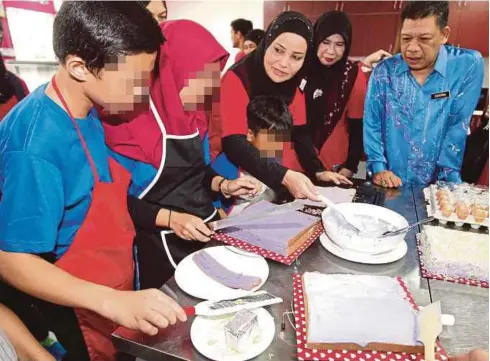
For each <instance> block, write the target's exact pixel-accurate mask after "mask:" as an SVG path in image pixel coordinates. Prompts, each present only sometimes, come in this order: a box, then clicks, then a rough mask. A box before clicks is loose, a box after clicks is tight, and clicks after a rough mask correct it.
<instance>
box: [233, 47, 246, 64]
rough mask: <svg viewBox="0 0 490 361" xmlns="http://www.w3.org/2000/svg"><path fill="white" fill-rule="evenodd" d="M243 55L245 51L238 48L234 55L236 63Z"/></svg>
mask: <svg viewBox="0 0 490 361" xmlns="http://www.w3.org/2000/svg"><path fill="white" fill-rule="evenodd" d="M244 56H245V53H244V52H243V50H240V51H239V52H238V53H237V54H236V55H235V63H238V62H239V61H240V59H242V58H243V57H244Z"/></svg>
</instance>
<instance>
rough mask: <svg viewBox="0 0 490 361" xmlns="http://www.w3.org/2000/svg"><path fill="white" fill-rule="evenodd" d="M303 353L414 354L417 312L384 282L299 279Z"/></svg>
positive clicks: (348, 277)
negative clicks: (304, 330) (304, 335)
mask: <svg viewBox="0 0 490 361" xmlns="http://www.w3.org/2000/svg"><path fill="white" fill-rule="evenodd" d="M303 289H304V295H305V301H306V306H307V307H306V319H307V347H309V348H314V349H349V350H377V351H393V352H419V351H421V350H422V349H421V345H420V343H418V342H417V336H418V323H417V312H416V311H415V310H414V309H413V307H412V305H411V304H410V303H409V301H408V300H407V299H406V293H405V291H404V290H403V288H402V287H401V285H400V283H399V282H398V281H397V280H396V279H394V278H390V277H385V276H370V275H347V274H331V275H325V274H321V273H305V274H304V275H303Z"/></svg>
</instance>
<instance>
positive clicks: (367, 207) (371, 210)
mask: <svg viewBox="0 0 490 361" xmlns="http://www.w3.org/2000/svg"><path fill="white" fill-rule="evenodd" d="M337 208H338V209H339V210H340V211H342V213H343V214H344V215H345V216H346V217H356V216H364V217H366V216H368V217H371V218H377V219H381V220H384V221H385V222H388V223H389V224H391V225H392V226H393V227H394V229H401V228H404V227H407V226H408V221H407V220H406V219H405V217H403V216H402V215H400V214H398V213H396V212H394V211H392V210H390V209H388V208H384V207H379V206H375V205H372V204H364V203H341V204H337ZM331 213H332V210H331V209H330V208H327V209H325V210H324V211H323V213H322V221H323V226H324V228H325V233H326V234H327V235H328V237H329V238H330V239H331V240H333V241H334V242H335V243H336V244H337V245H339V246H340V247H342V248H343V249H349V250H351V251H353V252H356V253H366V254H368V255H372V254H376V253H378V254H380V253H385V252H389V251H393V250H395V248H396V247H397V246H398V244H399V243H400V242H402V241H404V239H405V234H399V235H395V236H387V237H381V238H378V237H376V236H374V235H372V236H370V235H369V232H367V233H361V234H350V235H349V234H347V233H346V229H345V228H344V225H343V224H342V222H338V221H337V217H336V216H332V215H331ZM365 222H366V221H365ZM366 226H367V224H366ZM371 231H372V230H371ZM398 247H399V246H398Z"/></svg>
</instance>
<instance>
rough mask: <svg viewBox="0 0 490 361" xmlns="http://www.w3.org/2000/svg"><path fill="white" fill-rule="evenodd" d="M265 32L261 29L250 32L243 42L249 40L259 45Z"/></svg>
mask: <svg viewBox="0 0 490 361" xmlns="http://www.w3.org/2000/svg"><path fill="white" fill-rule="evenodd" d="M264 35H265V31H264V30H262V29H253V30H250V31H249V32H248V33H247V35H246V36H245V40H250V41H252V42H254V43H255V44H256V45H259V44H260V42H261V40H262V39H263V38H264Z"/></svg>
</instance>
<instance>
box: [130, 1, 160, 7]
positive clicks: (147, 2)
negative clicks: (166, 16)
mask: <svg viewBox="0 0 490 361" xmlns="http://www.w3.org/2000/svg"><path fill="white" fill-rule="evenodd" d="M136 2H137V3H139V4H140V5H141V6H143V7H144V8H146V7H147V6H148V5H149V4H150V2H151V1H150V0H137V1H136ZM162 3H163V5H164V6H165V8H167V2H166V1H165V0H162Z"/></svg>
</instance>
